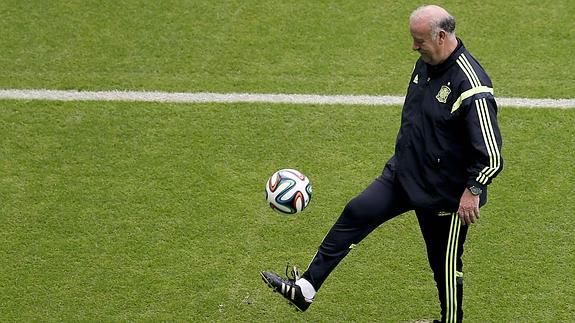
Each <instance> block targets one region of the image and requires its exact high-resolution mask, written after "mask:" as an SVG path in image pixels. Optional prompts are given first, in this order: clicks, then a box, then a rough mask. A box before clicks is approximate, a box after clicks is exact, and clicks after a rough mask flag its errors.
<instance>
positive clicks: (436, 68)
mask: <svg viewBox="0 0 575 323" xmlns="http://www.w3.org/2000/svg"><path fill="white" fill-rule="evenodd" d="M464 51H465V46H464V45H463V41H461V39H459V38H457V47H455V49H454V50H453V52H452V53H451V54H450V55H449V57H447V59H446V60H445V61H443V63H441V64H438V65H429V64H425V65H427V71H428V72H427V74H428V75H429V76H431V77H433V76H435V75H439V74H442V73H443V72H444V71H445V70H447V69H448V68H449V67H451V65H453V64H454V63H455V61H456V60H457V58H458V57H459V55H461V53H463V52H464Z"/></svg>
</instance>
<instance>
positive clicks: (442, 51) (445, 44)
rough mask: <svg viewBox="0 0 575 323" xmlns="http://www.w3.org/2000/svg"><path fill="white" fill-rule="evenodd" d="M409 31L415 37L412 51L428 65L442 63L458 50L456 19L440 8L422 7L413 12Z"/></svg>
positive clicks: (432, 6)
mask: <svg viewBox="0 0 575 323" xmlns="http://www.w3.org/2000/svg"><path fill="white" fill-rule="evenodd" d="M409 31H410V33H411V36H412V37H413V45H412V49H413V50H415V51H417V52H419V54H420V55H421V58H422V59H423V61H424V62H426V63H427V64H430V65H437V64H440V63H442V62H443V61H445V60H446V59H447V58H448V57H449V55H451V53H452V52H453V51H454V50H455V48H457V38H456V37H455V18H453V16H452V15H450V14H449V13H448V12H447V11H446V10H445V9H443V8H441V7H439V6H434V5H429V6H422V7H419V8H417V9H416V10H415V11H413V12H412V13H411V16H410V17H409Z"/></svg>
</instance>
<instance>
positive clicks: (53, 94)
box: [0, 89, 575, 108]
mask: <svg viewBox="0 0 575 323" xmlns="http://www.w3.org/2000/svg"><path fill="white" fill-rule="evenodd" d="M0 99H4V100H8V99H9V100H49V101H136V102H170V103H213V102H225V103H239V102H253V103H257V102H260V103H294V104H317V105H335V104H345V105H401V104H403V100H404V97H403V96H389V95H381V96H375V95H319V94H258V93H208V92H198V93H170V92H144V91H141V92H140V91H74V90H71V91H64V90H43V89H42V90H18V89H0ZM497 103H498V104H499V105H500V106H510V107H524V108H575V99H527V98H497Z"/></svg>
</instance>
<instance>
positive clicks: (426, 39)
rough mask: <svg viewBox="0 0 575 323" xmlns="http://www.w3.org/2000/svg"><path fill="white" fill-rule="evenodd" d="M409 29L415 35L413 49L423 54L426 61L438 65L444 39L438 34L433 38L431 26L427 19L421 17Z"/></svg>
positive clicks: (422, 56)
mask: <svg viewBox="0 0 575 323" xmlns="http://www.w3.org/2000/svg"><path fill="white" fill-rule="evenodd" d="M409 31H410V33H411V37H413V44H412V45H411V49H413V50H416V51H417V52H419V54H420V55H421V58H422V59H423V61H424V62H426V63H427V64H430V65H437V64H439V63H440V62H441V60H442V56H441V53H442V52H441V51H442V46H441V45H442V44H443V39H442V37H441V36H440V35H437V37H436V38H435V39H432V38H431V26H430V25H429V23H428V22H427V21H426V19H420V20H418V21H415V22H413V23H411V24H410V26H409Z"/></svg>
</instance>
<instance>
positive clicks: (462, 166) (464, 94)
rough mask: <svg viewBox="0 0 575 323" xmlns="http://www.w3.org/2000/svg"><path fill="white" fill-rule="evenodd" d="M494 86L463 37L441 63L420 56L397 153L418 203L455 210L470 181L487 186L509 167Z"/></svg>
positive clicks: (394, 162) (399, 169)
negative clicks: (503, 147) (498, 121)
mask: <svg viewBox="0 0 575 323" xmlns="http://www.w3.org/2000/svg"><path fill="white" fill-rule="evenodd" d="M501 145H502V140H501V133H500V131H499V126H498V123H497V104H496V102H495V99H494V97H493V86H492V84H491V80H490V79H489V76H488V75H487V74H486V73H485V71H484V70H483V68H482V67H481V65H480V64H479V63H478V62H477V61H476V60H475V58H473V56H471V54H470V53H469V52H468V51H467V50H466V49H465V46H464V45H463V42H462V41H461V40H460V39H458V47H457V48H456V49H455V51H454V52H453V53H452V54H451V55H450V56H449V58H448V59H447V60H446V61H445V62H443V63H441V64H439V65H436V66H431V65H428V64H426V63H425V62H423V60H422V59H421V58H419V60H418V61H417V62H416V64H415V67H414V70H413V74H412V75H411V80H410V83H409V87H408V90H407V95H406V98H405V103H404V105H403V112H402V117H401V127H400V129H399V133H398V135H397V141H396V146H395V154H394V156H393V157H392V158H391V159H390V160H389V161H388V164H387V167H389V168H390V169H391V170H392V171H395V174H396V179H397V180H398V181H399V183H400V184H401V186H402V187H403V189H404V190H405V192H406V193H407V196H408V198H409V200H410V202H411V203H412V205H414V207H417V208H423V209H432V210H440V211H448V212H455V211H457V209H458V206H459V200H460V198H461V195H462V194H463V191H464V189H465V187H468V186H472V185H474V186H476V187H480V188H482V189H483V193H482V195H481V199H480V205H484V204H485V203H486V201H487V185H488V184H489V183H491V181H492V180H493V178H495V176H497V174H499V172H500V171H501V170H502V169H503V159H502V157H501Z"/></svg>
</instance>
